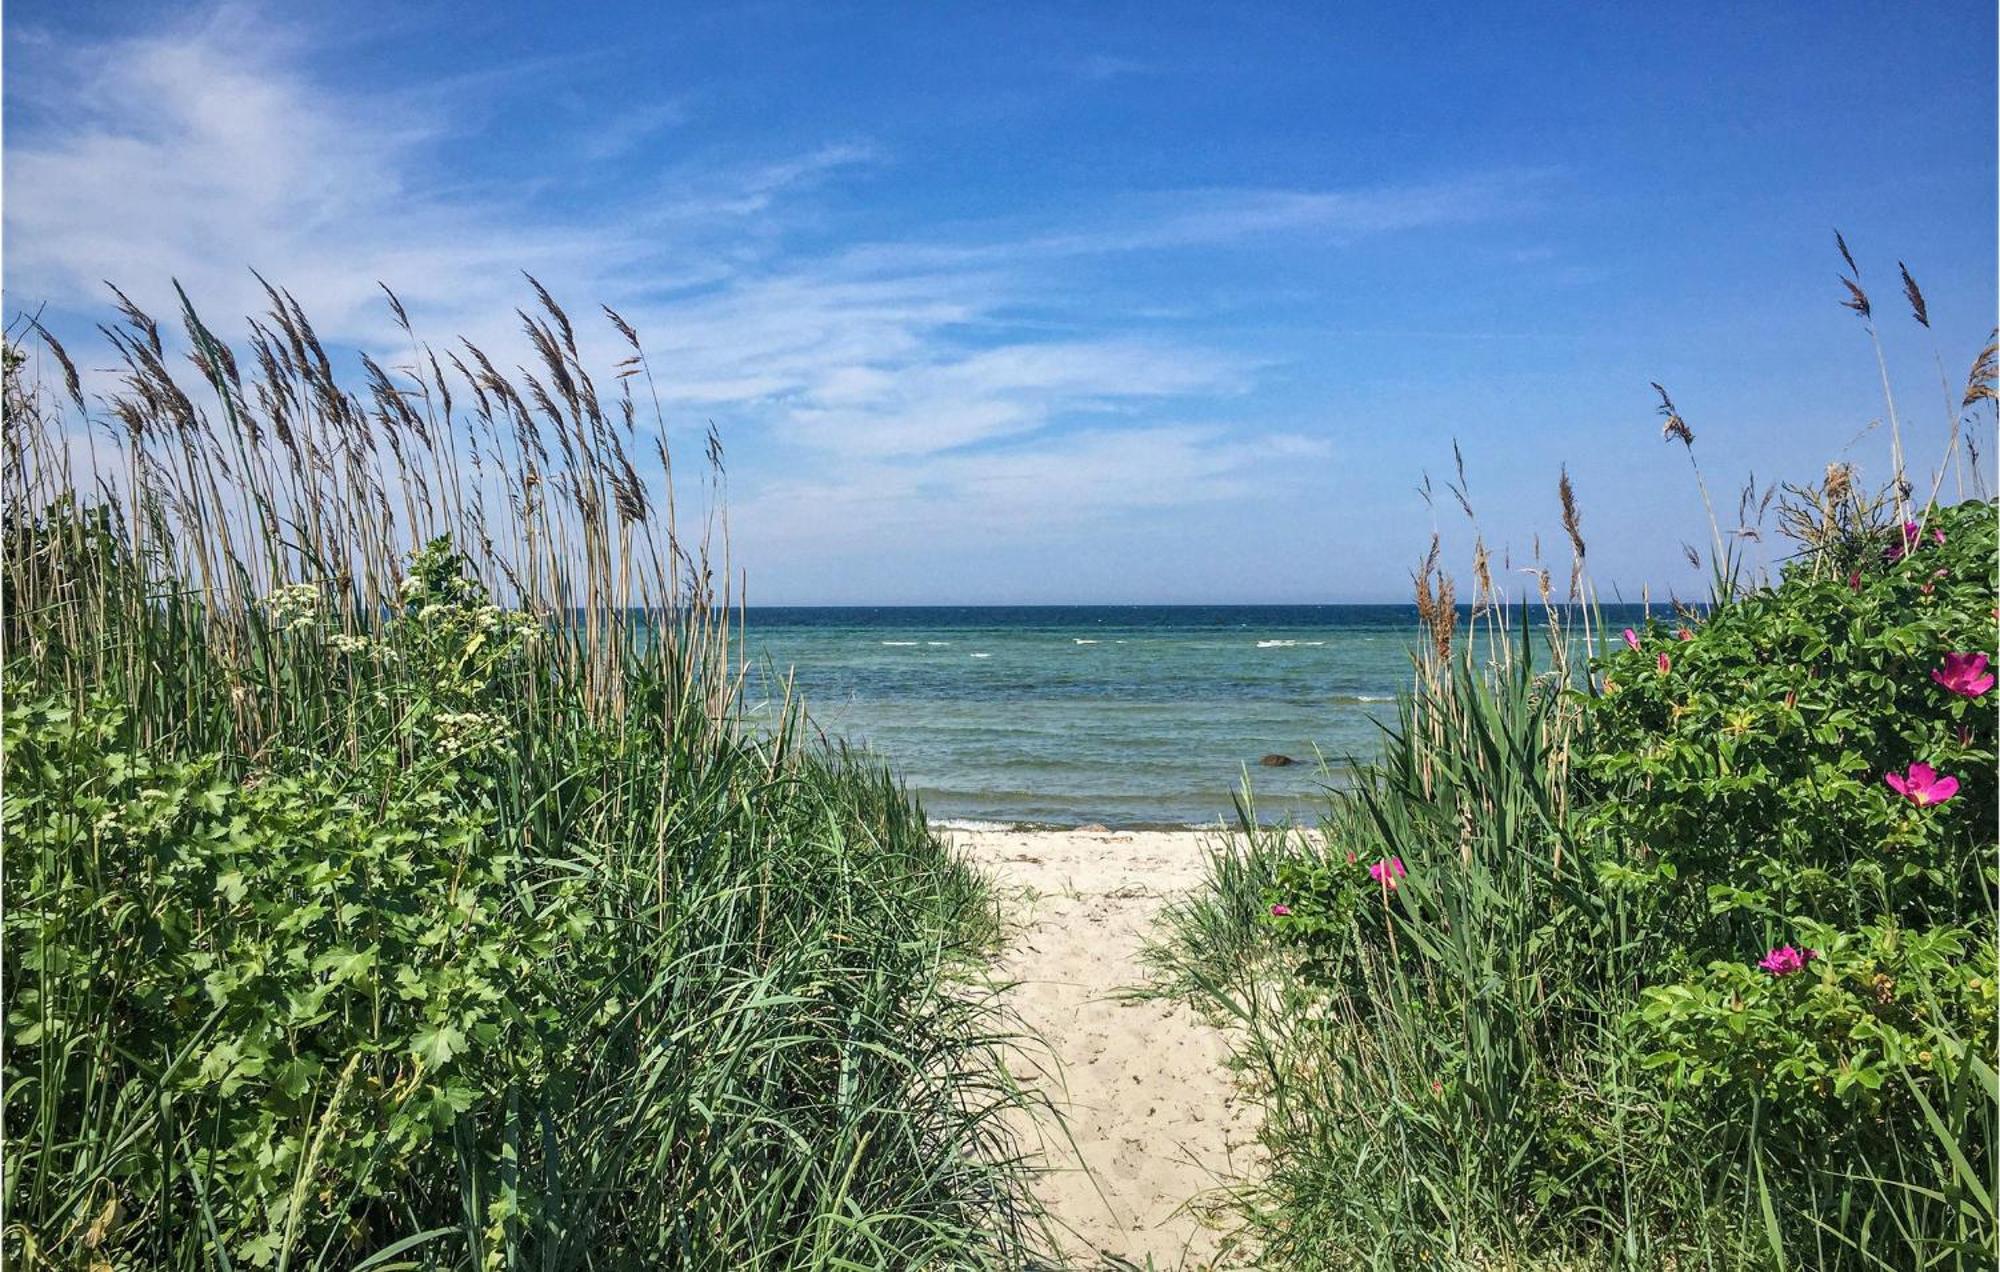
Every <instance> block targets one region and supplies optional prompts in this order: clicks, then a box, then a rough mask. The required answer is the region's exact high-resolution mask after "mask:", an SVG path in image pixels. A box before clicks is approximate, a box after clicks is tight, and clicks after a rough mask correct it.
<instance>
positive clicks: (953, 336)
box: [5, 9, 1536, 553]
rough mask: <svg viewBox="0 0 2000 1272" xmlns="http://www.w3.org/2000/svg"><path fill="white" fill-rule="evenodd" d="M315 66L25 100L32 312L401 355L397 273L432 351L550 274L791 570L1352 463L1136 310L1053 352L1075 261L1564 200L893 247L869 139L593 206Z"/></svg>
mask: <svg viewBox="0 0 2000 1272" xmlns="http://www.w3.org/2000/svg"><path fill="white" fill-rule="evenodd" d="M304 47H305V45H304V42H303V41H301V40H298V39H296V38H294V33H293V32H290V31H288V30H287V29H286V28H285V27H283V26H281V25H276V24H274V23H272V22H271V21H270V20H268V19H266V18H263V17H259V16H256V15H255V14H252V13H247V12H246V11H242V10H234V9H226V10H218V11H214V12H212V13H210V14H209V15H207V16H206V17H204V18H202V19H200V20H197V21H194V22H192V23H189V24H186V25H183V26H179V27H176V28H173V29H169V30H162V31H159V32H156V33H153V34H148V35H143V36H138V37H134V38H128V39H121V40H117V41H113V42H107V43H102V44H97V45H82V46H75V45H70V46H65V47H61V48H57V47H53V46H50V47H45V48H42V49H40V50H38V53H39V54H42V55H43V56H38V57H37V59H36V61H35V64H34V65H33V67H32V68H30V69H28V70H27V71H26V72H25V73H17V75H16V77H15V80H14V81H13V82H12V83H10V85H9V90H10V94H11V96H10V106H12V105H14V103H15V101H16V100H19V101H21V102H29V101H33V102H36V103H39V104H38V105H37V106H35V107H34V108H33V109H28V110H23V111H20V112H17V115H16V118H18V119H19V120H20V121H21V122H20V123H19V124H18V125H17V128H16V130H15V135H14V136H13V137H10V139H9V141H10V144H9V147H8V150H7V154H6V167H7V172H6V177H7V185H8V194H9V196H10V197H9V198H8V200H7V204H6V209H5V217H6V231H7V241H8V248H9V252H8V256H7V261H6V275H7V277H6V284H7V291H8V299H9V301H10V303H13V304H16V305H18V304H21V303H25V302H28V301H30V300H31V299H32V300H35V301H40V300H47V301H50V302H53V303H54V304H55V305H57V306H60V307H65V308H67V309H69V310H70V311H72V312H90V311H91V310H92V308H93V307H94V306H96V305H98V304H99V303H100V301H101V290H100V284H99V280H101V279H106V278H109V279H113V280H116V281H118V282H120V283H121V284H122V285H126V286H128V287H129V288H130V289H131V290H132V291H133V294H134V295H135V296H138V297H139V298H140V299H141V300H142V303H145V302H147V301H148V298H150V299H151V302H152V303H157V304H159V305H160V307H161V308H163V309H164V308H165V307H166V306H165V304H164V302H163V297H165V296H166V295H168V294H169V293H168V292H167V279H168V278H169V277H172V278H178V279H180V280H181V281H182V282H183V283H184V284H185V285H187V287H188V288H189V290H190V292H191V293H192V294H194V295H195V297H196V299H197V301H198V303H200V304H201V305H202V306H203V307H204V309H205V310H207V311H208V312H209V314H210V316H211V319H212V320H216V321H225V322H226V317H225V316H226V315H229V314H241V313H248V312H252V311H254V310H256V309H258V308H261V296H260V294H259V293H258V291H257V290H256V286H255V283H254V280H252V279H251V277H250V275H249V272H248V271H249V269H250V268H251V267H253V266H254V267H256V268H257V269H259V270H261V271H262V272H264V273H265V274H266V275H267V276H269V277H272V278H273V279H275V280H277V281H280V282H282V283H283V284H284V285H286V286H287V287H289V288H290V289H291V290H292V291H293V292H294V293H295V294H296V295H297V296H298V297H299V298H300V299H301V301H302V302H303V303H304V304H305V305H306V307H307V308H308V309H309V311H310V312H312V314H313V315H314V317H315V321H316V322H318V323H319V324H320V325H321V327H322V331H323V334H325V335H327V336H329V337H331V338H333V339H336V340H339V341H343V342H347V343H352V344H358V345H361V346H364V347H387V348H390V349H393V348H394V346H395V344H396V343H397V341H398V337H397V335H396V333H395V332H394V331H393V330H392V329H391V328H390V326H389V324H388V319H387V314H386V312H385V311H384V308H383V306H382V304H381V301H380V298H379V293H377V291H376V289H375V283H376V280H377V279H381V280H384V281H386V282H388V283H390V284H391V285H392V286H394V287H395V288H396V289H397V291H398V293H399V295H401V296H402V298H403V299H404V301H405V303H406V304H407V305H408V306H409V308H410V310H411V313H412V315H413V317H414V318H415V319H416V321H417V323H418V325H419V327H420V328H421V329H422V330H423V331H425V332H428V333H431V334H432V335H433V336H444V335H446V334H447V333H464V334H467V335H469V336H471V337H472V338H474V339H476V340H479V341H481V342H482V343H494V344H499V345H501V346H503V347H505V346H507V345H508V344H509V343H510V342H511V340H512V338H513V337H512V328H513V326H514V320H513V317H512V311H513V307H514V306H515V305H516V304H518V303H520V302H521V301H522V299H523V294H522V293H523V290H524V289H523V285H522V283H521V281H520V277H519V271H522V270H527V271H529V272H532V273H534V274H536V275H537V276H538V277H540V278H542V279H543V280H544V281H545V282H547V283H549V284H550V285H551V287H552V288H554V289H555V290H556V292H557V294H558V295H562V296H567V297H576V298H580V299H585V300H604V301H607V302H609V303H611V304H613V305H615V306H617V307H618V308H619V309H620V310H621V311H622V312H624V313H625V314H626V315H627V316H628V317H629V318H631V319H632V320H633V321H634V322H635V323H636V324H637V325H638V326H639V327H640V329H641V331H642V334H643V335H644V336H645V337H646V340H647V343H648V345H649V348H650V350H651V352H652V354H653V355H654V361H655V364H656V366H657V367H658V368H659V369H660V371H661V373H662V376H663V387H664V388H665V389H666V391H667V393H668V395H669V403H668V405H669V410H670V412H671V413H673V414H674V415H675V417H676V418H677V419H681V418H685V419H686V420H687V421H688V422H696V421H699V420H701V419H702V418H705V417H714V418H717V419H718V420H719V421H720V422H721V423H722V425H723V426H724V429H725V432H726V433H728V434H729V435H730V436H732V438H735V439H739V441H741V442H746V443H747V447H746V449H747V450H748V451H749V452H750V454H751V456H752V460H753V462H752V463H751V464H750V465H748V468H747V471H746V472H745V473H744V475H743V476H742V477H741V478H740V479H739V481H740V482H741V484H739V487H738V492H737V493H738V497H739V498H740V499H742V500H743V501H744V506H743V509H742V515H741V517H740V518H739V524H740V525H742V526H744V527H745V528H746V531H747V532H749V533H751V534H752V535H753V537H754V541H755V543H756V545H757V546H758V548H759V550H762V551H768V552H772V553H783V552H786V551H788V550H791V549H792V548H795V547H800V546H802V545H805V544H808V543H810V544H811V545H812V547H813V550H814V551H824V550H826V547H827V544H828V543H829V541H830V540H829V531H828V527H829V526H833V525H841V526H844V527H845V529H844V530H843V533H846V534H848V535H850V536H853V537H855V538H856V540H857V546H866V544H867V542H876V543H879V542H880V541H881V540H882V539H883V538H884V537H885V536H891V535H927V536H932V537H933V538H937V537H948V536H951V535H960V534H966V533H998V532H1000V531H1001V530H1002V529H1004V528H1007V527H1009V526H1013V527H1016V528H1018V527H1019V526H1020V525H1033V526H1035V527H1037V532H1038V533H1039V532H1044V531H1046V532H1054V531H1055V530H1056V529H1058V528H1060V527H1064V526H1074V525H1078V524H1081V523H1084V522H1088V521H1092V520H1101V519H1102V518H1104V517H1107V516H1113V515H1116V514H1117V513H1118V511H1119V510H1120V509H1126V510H1129V509H1132V508H1138V507H1149V508H1151V507H1173V506H1183V505H1193V504H1201V503H1212V502H1214V501H1218V500H1224V499H1228V498H1241V497H1244V496H1245V495H1246V494H1247V493H1248V492H1249V491H1251V490H1252V489H1254V488H1256V487H1258V486H1259V485H1261V484H1267V483H1271V482H1280V481H1287V480H1294V479H1296V478H1297V477H1298V476H1299V473H1300V471H1301V470H1302V468H1310V467H1311V466H1312V465H1315V464H1321V463H1324V462H1325V461H1326V457H1327V454H1328V450H1329V448H1328V445H1327V443H1326V442H1325V440H1324V439H1320V438H1314V437H1311V436H1308V435H1306V433H1305V432H1304V431H1302V429H1301V426H1300V425H1299V424H1298V423H1297V422H1288V421H1282V420H1264V419H1259V418H1257V417H1256V416H1255V414H1254V413H1251V414H1248V415H1247V416H1244V417H1239V418H1237V419H1236V420H1235V421H1234V422H1229V423H1221V422H1216V423H1208V424H1203V425H1199V426H1195V425H1188V424H1185V423H1181V422H1178V421H1184V420H1188V419H1205V420H1211V421H1219V420H1225V419H1227V418H1228V417H1229V415H1230V414H1232V413H1233V412H1231V411H1230V410H1229V409H1228V408H1229V404H1231V403H1240V402H1244V401H1247V400H1248V399H1249V398H1251V397H1252V396H1254V391H1255V388H1256V386H1257V384H1258V382H1259V378H1260V376H1261V375H1262V374H1263V373H1264V372H1265V371H1266V370H1267V368H1266V367H1265V366H1264V365H1262V364H1260V363H1259V362H1258V361H1257V360H1254V359H1249V358H1245V357H1243V356H1242V355H1240V354H1235V353H1231V352H1228V351H1225V350H1221V349H1217V348H1211V347H1205V346H1204V345H1202V344H1200V343H1198V342H1194V341H1191V340H1190V339H1188V338H1187V337H1185V336H1180V335H1172V334H1163V331H1162V329H1161V328H1160V327H1159V325H1158V324H1154V323H1149V322H1148V321H1147V320H1146V319H1144V318H1142V317H1139V316H1138V315H1137V314H1136V312H1135V311H1125V312H1124V314H1123V316H1121V315H1120V313H1119V312H1118V311H1115V310H1106V311H1104V312H1097V313H1093V312H1092V311H1091V309H1090V307H1089V306H1088V305H1087V304H1077V305H1074V306H1072V307H1071V310H1070V312H1069V313H1068V314H1067V315H1066V317H1065V320H1064V324H1063V325H1064V326H1065V327H1066V329H1064V330H1060V331H1043V332H1035V331H1033V330H1031V329H1029V328H1028V327H1027V325H1026V324H1024V322H1023V320H1022V313H1023V310H1024V308H1025V307H1027V306H1029V305H1031V304H1036V305H1045V304H1046V300H1045V298H1046V297H1047V296H1049V295H1051V294H1057V293H1060V291H1061V279H1062V275H1063V271H1064V270H1066V269H1067V268H1068V267H1069V263H1070V262H1074V261H1076V260H1078V259H1079V258H1103V259H1105V260H1108V261H1116V260H1117V259H1118V258H1119V257H1120V255H1121V254H1127V253H1139V252H1163V251H1172V250H1179V249H1186V248H1190V247H1200V246H1203V245H1213V244H1224V243H1233V242H1240V241H1245V240H1250V239H1255V238H1258V237H1262V236H1274V235H1286V234H1292V235H1305V236H1312V237H1315V238H1317V239H1319V240H1323V241H1334V242H1346V241H1353V240H1357V239H1360V238H1362V237H1365V236H1370V235H1381V234H1389V233H1395V232H1400V231H1408V230H1413V229H1422V228H1426V227H1430V226H1436V225H1442V224H1448V223H1454V222H1462V221H1467V220H1474V219H1481V218H1490V217H1495V216H1502V215H1507V214H1508V213H1509V212H1511V211H1514V210H1518V209H1519V208H1520V207H1522V206H1524V205H1525V204H1526V203H1528V202H1530V201H1531V200H1532V199H1533V198H1534V197H1535V196H1534V190H1535V185H1536V177H1535V174H1511V175H1500V176H1493V175H1490V174H1489V175H1485V176H1480V177H1476V178H1471V179H1466V180H1460V181H1441V182H1437V183H1433V184H1428V185H1418V186H1406V187H1381V188H1374V189H1359V190H1347V191H1336V190H1321V191H1310V190H1273V189H1206V190H1192V191H1167V192H1156V193H1150V194H1135V195H1132V196H1129V197H1127V198H1125V199H1123V200H1119V201H1117V202H1116V203H1115V204H1112V205H1106V206H1097V207H1090V208H1083V209H1079V210H1077V211H1075V212H1073V213H1071V214H1069V215H1067V216H1066V217H1064V218H1062V219H1060V220H1052V219H1050V218H1047V217H1042V218H1026V217H1024V218H1018V219H1015V220H1011V221H1005V220H996V221H991V222H987V223H984V224H980V225H972V226H965V225H961V226H957V227H955V228H952V229H949V230H940V231H938V232H937V233H936V234H935V235H933V236H928V237H923V238H919V239H915V240H909V239H896V240H890V239H887V238H883V237H878V236H875V235H872V234H871V233H870V228H871V227H870V225H869V224H868V222H867V221H866V220H865V219H859V218H857V216H856V214H854V213H852V212H849V213H847V214H846V218H845V219H844V220H843V221H842V222H841V223H840V224H839V225H838V226H837V227H836V228H837V229H838V230H839V231H840V232H838V233H830V232H829V230H828V226H827V217H828V215H829V213H828V210H827V207H826V205H825V203H824V201H823V199H822V196H823V194H824V192H826V191H827V190H828V189H829V188H830V187H833V186H835V185H836V184H837V183H840V182H842V181H845V180H848V179H849V178H851V177H853V176H854V175H855V174H857V173H869V174H880V173H882V172H887V171H893V170H894V166H895V162H896V157H895V156H894V155H893V154H891V153H887V152H885V151H884V150H883V149H882V148H881V147H880V146H878V145H877V144H875V143H873V142H871V141H869V140H868V139H866V138H855V137H832V138H827V139H824V140H822V141H819V142H818V143H816V144H811V145H807V146H805V147H802V148H800V149H797V150H796V151H793V152H789V153H786V152H779V153H772V154H768V155H765V156H763V157H755V158H745V159H735V160H731V161H729V162H714V161H711V162H708V163H705V164H701V163H696V162H693V161H685V162H682V163H680V164H678V165H676V166H675V167H673V168H672V169H671V170H665V171H663V170H657V169H656V170H654V171H652V172H648V173H640V174H635V175H634V176H633V177H632V179H630V180H629V181H625V182H623V183H621V184H620V186H619V187H618V188H617V190H616V191H615V192H614V193H612V194H610V195H608V196H607V197H605V198H601V199H595V198H594V199H592V200H589V201H587V202H588V210H585V211H578V210H576V209H577V205H576V203H575V202H574V201H561V200H548V199H546V198H544V192H545V191H546V189H547V188H548V186H549V184H550V183H551V181H557V180H560V179H561V178H562V177H564V176H565V175H566V173H565V172H564V171H562V170H558V171H554V172H551V171H547V170H537V171H510V170H508V169H506V168H504V167H503V168H497V169H496V168H479V167H467V166H466V164H467V156H466V155H465V154H464V153H463V152H462V150H461V149H460V148H459V147H457V146H456V145H455V143H456V142H457V141H459V140H460V139H461V137H462V135H463V132H464V130H465V124H464V116H465V115H466V114H468V113H470V105H469V103H468V102H467V101H466V100H464V98H463V94H465V93H476V92H478V91H480V90H479V89H478V88H476V87H474V88H463V87H462V88H458V89H447V90H445V91H437V90H427V91H425V92H424V93H422V94H417V95H409V94H398V93H394V92H386V93H372V94H371V93H361V92H355V91H347V90H344V89H342V88H341V87H339V86H338V85H336V83H335V82H333V81H332V80H331V79H330V78H328V77H327V76H325V75H323V74H315V73H313V70H312V69H310V68H309V67H308V66H307V64H306V63H305V62H304V61H303V60H302V51H301V50H302V49H303V48H304ZM17 65H19V63H17ZM1134 69H1136V68H1127V67H1125V66H1123V65H1112V64H1111V63H1109V62H1107V63H1106V64H1105V65H1104V66H1103V67H1101V68H1099V70H1100V71H1101V73H1102V74H1104V75H1111V74H1125V73H1131V71H1132V70H1134ZM10 122H14V121H13V120H11V119H10ZM700 123H701V121H700V118H699V115H698V113H697V112H695V111H694V110H693V108H691V107H689V106H687V105H686V104H685V103H683V102H679V101H676V102H671V103H667V104H662V105H657V106H651V107H645V106H638V107H634V108H633V109H631V110H630V111H629V112H628V113H627V114H625V115H622V116H618V117H614V118H612V119H610V120H609V121H608V122H606V123H605V124H604V125H603V128H602V130H601V133H600V135H599V136H598V137H597V138H596V140H595V141H594V142H593V143H590V144H584V145H580V146H578V147H576V148H575V149H574V150H573V151H572V152H570V153H568V154H566V155H564V156H563V157H561V158H559V159H555V160H549V161H547V162H549V163H552V164H556V165H562V164H568V165H572V166H573V167H574V169H575V171H576V173H577V174H580V176H581V177H587V176H588V174H589V172H590V170H591V169H593V168H598V169H601V168H602V167H603V166H604V165H606V164H607V163H610V162H613V161H617V162H621V163H622V162H624V161H626V160H628V159H629V158H630V157H632V156H633V155H634V154H636V153H638V152H639V150H640V148H641V147H642V146H644V147H645V148H646V151H647V153H649V154H650V153H652V152H653V151H654V150H655V149H657V148H658V144H659V142H660V139H661V137H662V135H663V134H665V135H671V136H678V135H680V134H681V133H685V132H689V131H692V130H696V129H698V128H699V127H700ZM494 162H503V161H502V160H497V159H496V160H495V161H494ZM806 230H810V231H811V233H805V232H804V231H806ZM802 242H807V243H810V244H811V246H810V247H804V246H801V245H800V244H801V243H802ZM803 474H810V476H805V475H803Z"/></svg>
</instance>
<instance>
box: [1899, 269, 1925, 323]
mask: <svg viewBox="0 0 2000 1272" xmlns="http://www.w3.org/2000/svg"><path fill="white" fill-rule="evenodd" d="M1896 272H1897V273H1899V274H1901V275H1902V276H1903V297H1904V299H1906V300H1908V301H1909V302H1910V316H1911V317H1912V318H1915V319H1916V320H1917V321H1918V322H1919V323H1921V324H1922V325H1923V326H1924V327H1925V328H1929V326H1930V325H1931V311H1930V306H1928V305H1926V304H1924V294H1923V292H1922V291H1920V290H1919V289H1918V287H1917V280H1916V279H1914V278H1911V277H1910V267H1909V266H1907V265H1905V264H1903V262H1901V261H1897V262H1896Z"/></svg>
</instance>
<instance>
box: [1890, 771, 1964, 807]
mask: <svg viewBox="0 0 2000 1272" xmlns="http://www.w3.org/2000/svg"><path fill="white" fill-rule="evenodd" d="M1882 780H1883V781H1884V782H1887V783H1888V784H1889V789H1890V790H1892V791H1894V792H1896V793H1897V794H1898V795H1901V796H1902V797H1903V798H1904V799H1907V800H1909V801H1910V802H1911V803H1912V804H1915V805H1916V806H1917V807H1918V808H1929V807H1930V806H1931V805H1932V804H1942V803H1944V802H1945V801H1946V800H1948V799H1950V798H1951V797H1952V796H1954V795H1956V794H1958V779H1957V778H1955V777H1940V776H1938V771H1937V770H1936V769H1934V768H1932V767H1931V766H1930V765H1928V764H1923V763H1917V764H1912V765H1910V771H1909V772H1908V773H1884V774H1883V775H1882Z"/></svg>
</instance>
